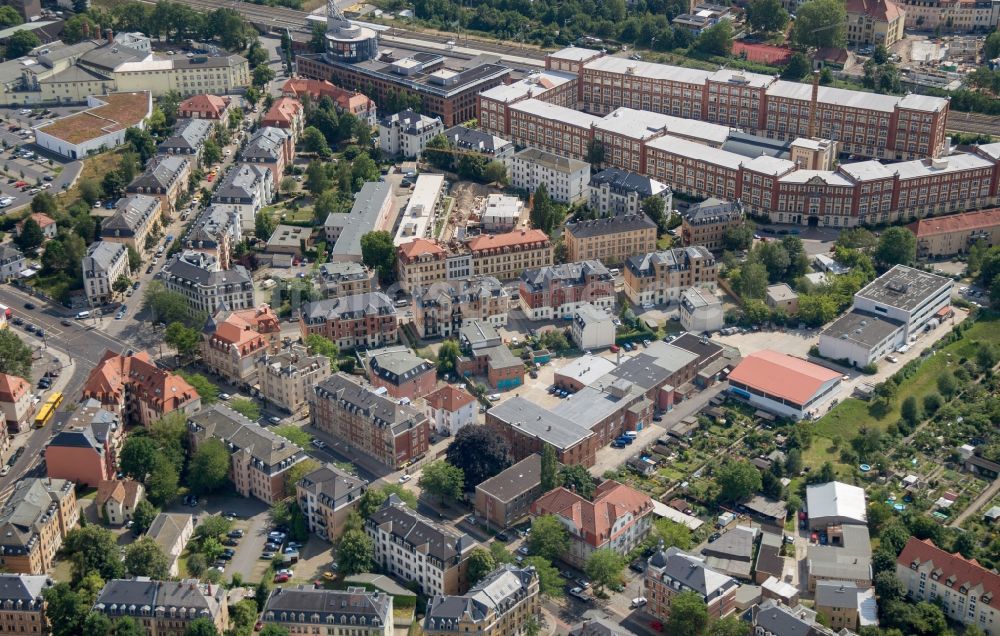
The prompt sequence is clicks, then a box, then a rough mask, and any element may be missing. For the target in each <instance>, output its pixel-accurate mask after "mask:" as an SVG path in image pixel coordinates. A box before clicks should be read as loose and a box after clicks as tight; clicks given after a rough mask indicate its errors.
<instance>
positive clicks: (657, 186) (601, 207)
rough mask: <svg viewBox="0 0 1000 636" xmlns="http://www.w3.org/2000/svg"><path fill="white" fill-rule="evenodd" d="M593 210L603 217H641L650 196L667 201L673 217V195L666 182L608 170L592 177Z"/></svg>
mask: <svg viewBox="0 0 1000 636" xmlns="http://www.w3.org/2000/svg"><path fill="white" fill-rule="evenodd" d="M640 156H641V155H640ZM589 187H590V207H591V209H593V210H595V211H596V212H597V213H598V214H599V215H601V216H615V215H618V214H639V213H641V212H642V203H643V201H645V200H646V199H648V198H650V197H659V198H661V199H663V208H664V214H665V215H666V216H667V217H668V218H669V216H670V210H671V207H672V206H673V193H672V192H671V191H670V188H669V187H668V186H667V185H666V184H665V183H660V182H659V181H656V180H655V179H650V178H649V177H646V176H643V175H641V174H639V173H638V172H629V171H628V170H621V169H619V168H607V169H605V170H601V171H600V172H598V173H597V174H595V175H591V177H590V185H589Z"/></svg>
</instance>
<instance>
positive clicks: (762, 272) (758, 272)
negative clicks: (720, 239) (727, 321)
mask: <svg viewBox="0 0 1000 636" xmlns="http://www.w3.org/2000/svg"><path fill="white" fill-rule="evenodd" d="M767 285H768V276H767V268H765V267H764V265H763V263H760V262H758V261H747V262H746V263H744V264H743V267H741V268H740V276H739V279H738V281H737V285H736V287H737V291H738V292H739V294H740V297H741V298H743V299H746V298H757V299H762V298H764V294H765V293H766V292H767Z"/></svg>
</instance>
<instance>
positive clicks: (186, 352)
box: [163, 322, 201, 358]
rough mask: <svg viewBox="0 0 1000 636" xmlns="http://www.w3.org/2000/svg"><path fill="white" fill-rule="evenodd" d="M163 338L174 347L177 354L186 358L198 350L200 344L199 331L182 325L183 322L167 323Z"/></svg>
mask: <svg viewBox="0 0 1000 636" xmlns="http://www.w3.org/2000/svg"><path fill="white" fill-rule="evenodd" d="M163 340H164V342H166V343H167V344H168V345H170V346H171V347H173V348H174V349H176V350H177V353H178V355H180V356H182V357H185V358H187V357H190V356H192V355H194V353H195V352H197V351H198V347H199V345H201V333H200V332H199V331H198V330H197V329H192V328H190V327H186V326H184V323H181V322H172V323H170V324H169V325H167V330H166V333H165V334H164V338H163Z"/></svg>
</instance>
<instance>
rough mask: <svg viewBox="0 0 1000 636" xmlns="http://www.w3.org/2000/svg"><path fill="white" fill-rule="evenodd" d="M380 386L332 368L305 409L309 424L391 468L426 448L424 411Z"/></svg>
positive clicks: (353, 450)
mask: <svg viewBox="0 0 1000 636" xmlns="http://www.w3.org/2000/svg"><path fill="white" fill-rule="evenodd" d="M385 393H386V392H385V391H384V389H383V390H380V389H377V388H375V387H374V386H372V385H370V384H368V383H366V382H364V381H361V380H357V379H355V378H354V377H352V376H349V375H347V374H345V373H337V374H334V375H332V376H330V377H329V378H327V379H326V380H323V381H322V382H320V383H319V384H318V385H316V387H315V388H314V395H313V396H312V398H311V400H312V401H311V402H310V408H309V419H310V422H311V423H312V425H313V426H315V427H316V428H317V429H319V430H320V431H321V432H323V433H325V434H327V435H329V436H330V437H332V438H334V439H337V440H340V441H341V442H342V443H346V444H347V445H348V448H350V449H351V451H352V452H360V453H363V454H365V455H367V456H369V457H371V458H373V459H375V460H376V461H378V462H379V463H381V464H383V465H385V466H388V467H389V468H390V469H391V470H398V469H399V468H401V467H402V466H403V465H404V464H405V465H409V463H410V462H412V461H414V460H416V459H418V458H419V457H422V456H423V455H424V454H425V453H427V450H428V447H429V444H428V438H429V436H430V426H429V424H428V422H427V416H426V415H424V414H423V413H421V412H420V411H419V410H417V409H416V408H414V407H412V406H410V405H409V404H401V403H400V402H397V401H396V400H394V399H392V398H390V397H388V396H386V395H385Z"/></svg>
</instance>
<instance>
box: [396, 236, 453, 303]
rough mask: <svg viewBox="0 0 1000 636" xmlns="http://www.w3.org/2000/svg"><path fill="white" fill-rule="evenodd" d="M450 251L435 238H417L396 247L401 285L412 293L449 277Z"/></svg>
mask: <svg viewBox="0 0 1000 636" xmlns="http://www.w3.org/2000/svg"><path fill="white" fill-rule="evenodd" d="M447 260H448V252H447V251H446V250H445V249H444V248H443V247H441V245H440V244H439V243H438V242H437V241H435V240H433V239H425V238H419V237H418V238H415V239H413V240H412V241H409V242H408V243H403V244H402V245H399V246H397V247H396V269H397V272H398V275H399V285H400V287H402V288H403V289H404V290H405V291H407V292H410V293H412V292H413V290H415V289H420V288H422V287H430V286H431V285H433V284H434V283H441V282H444V281H445V280H446V279H447V278H448V268H447Z"/></svg>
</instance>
